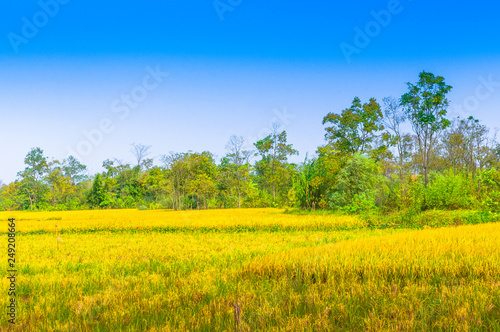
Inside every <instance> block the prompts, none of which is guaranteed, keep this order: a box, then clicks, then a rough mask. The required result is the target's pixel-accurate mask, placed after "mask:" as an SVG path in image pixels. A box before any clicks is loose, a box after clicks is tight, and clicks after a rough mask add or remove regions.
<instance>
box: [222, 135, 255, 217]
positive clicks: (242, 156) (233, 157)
mask: <svg viewBox="0 0 500 332" xmlns="http://www.w3.org/2000/svg"><path fill="white" fill-rule="evenodd" d="M244 145H245V139H244V138H243V137H242V136H235V135H233V136H231V137H230V138H229V141H228V142H227V144H226V150H227V152H228V154H227V157H228V158H229V161H230V162H231V163H232V164H233V165H234V180H235V187H236V190H237V192H238V208H240V207H241V195H242V191H243V186H244V180H245V179H244V178H245V170H244V169H243V168H244V167H243V166H244V165H245V164H247V163H249V162H250V158H251V156H252V155H253V151H251V150H243V147H244Z"/></svg>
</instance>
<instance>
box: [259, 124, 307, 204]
mask: <svg viewBox="0 0 500 332" xmlns="http://www.w3.org/2000/svg"><path fill="white" fill-rule="evenodd" d="M278 129H279V128H278V126H277V125H273V133H272V134H270V135H269V136H267V137H265V138H264V139H262V140H260V141H258V142H256V143H254V145H255V147H256V148H257V152H256V153H255V155H256V156H259V155H260V156H261V160H260V161H258V162H257V163H256V166H255V168H256V171H257V175H258V178H259V182H260V184H261V186H262V187H263V189H265V190H267V191H270V193H271V195H272V200H273V203H276V196H277V195H278V194H280V195H281V196H283V195H284V194H285V193H287V189H288V188H289V187H290V186H291V184H292V173H293V170H292V168H290V165H288V163H287V161H288V156H291V155H298V151H297V150H295V149H294V148H293V145H292V144H287V134H286V131H282V132H278ZM278 191H279V192H278Z"/></svg>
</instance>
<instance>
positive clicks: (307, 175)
mask: <svg viewBox="0 0 500 332" xmlns="http://www.w3.org/2000/svg"><path fill="white" fill-rule="evenodd" d="M407 87H408V90H407V92H406V93H404V94H403V95H402V96H400V97H398V98H396V97H386V98H384V99H383V100H382V102H381V103H379V102H378V101H377V100H376V99H375V98H371V99H369V100H368V101H367V102H362V101H361V100H360V99H359V98H358V97H354V99H353V101H352V104H351V105H350V106H349V107H348V108H346V109H344V110H341V111H340V112H331V113H329V114H327V115H326V116H325V117H324V118H323V125H324V126H325V139H326V140H325V144H324V145H322V146H319V147H318V149H317V151H316V154H315V156H313V157H312V158H308V157H306V158H305V160H304V162H302V163H298V164H295V163H290V162H289V161H288V158H289V157H290V156H292V155H297V154H298V151H297V150H295V149H294V148H293V145H292V144H289V143H288V139H287V133H286V131H284V130H281V129H280V128H279V126H278V125H275V126H274V127H273V131H272V133H271V134H270V135H269V136H267V137H265V138H264V139H262V140H259V141H257V142H255V143H254V144H253V149H251V150H249V149H245V146H246V142H245V141H244V139H243V138H242V137H239V136H232V137H231V138H230V139H229V141H228V143H227V145H226V150H227V154H226V155H225V156H223V157H222V158H220V160H218V161H216V158H215V156H214V155H213V154H212V153H210V152H208V151H204V152H201V153H198V152H191V151H189V152H184V153H173V152H171V153H169V154H166V155H162V156H161V157H160V158H159V159H160V160H159V162H158V163H156V164H155V162H154V160H153V159H152V158H149V156H150V152H149V150H150V148H151V147H150V146H145V145H142V144H133V145H132V149H131V152H132V153H133V155H134V156H135V162H134V163H125V162H123V161H121V160H117V159H108V160H105V161H104V162H103V165H102V166H103V171H102V172H100V173H97V174H95V175H91V176H89V175H88V174H87V168H86V166H85V165H83V164H81V163H80V162H79V161H78V160H77V159H76V158H74V157H72V156H70V157H69V158H67V159H65V160H62V161H59V160H53V159H52V160H49V158H48V157H47V156H45V155H44V152H43V150H42V149H41V148H38V147H37V148H33V149H31V151H29V152H28V154H27V155H26V158H25V160H24V162H25V164H26V168H25V169H24V170H23V171H21V172H19V173H18V176H17V179H16V180H15V181H14V182H12V183H10V184H8V185H2V184H0V186H1V188H0V210H32V211H35V210H76V209H106V208H107V209H109V208H140V209H160V208H167V209H175V210H184V209H208V208H241V207H298V208H303V209H329V210H337V211H343V212H347V213H360V212H369V211H382V212H386V211H400V210H414V211H416V212H419V211H423V210H427V209H448V210H449V209H486V210H495V211H497V210H499V209H500V173H499V172H498V170H497V169H498V167H499V165H500V144H499V143H498V142H497V140H496V138H495V136H494V135H493V136H492V135H490V130H489V129H488V127H487V126H485V125H484V124H481V123H480V121H479V120H477V119H475V118H474V117H472V116H470V117H468V118H463V119H462V118H456V119H452V120H450V119H448V118H447V108H448V106H449V100H448V98H447V95H448V93H449V92H450V91H451V89H452V87H451V86H450V85H447V84H446V83H445V80H444V78H443V77H441V76H435V75H434V74H432V73H429V72H425V71H423V72H422V73H420V74H419V80H418V81H417V82H415V83H407ZM404 128H411V131H410V132H405V131H404Z"/></svg>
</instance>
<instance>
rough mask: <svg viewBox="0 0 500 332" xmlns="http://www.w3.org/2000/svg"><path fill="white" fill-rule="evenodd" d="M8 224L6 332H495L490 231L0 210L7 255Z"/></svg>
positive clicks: (496, 230)
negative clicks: (12, 239)
mask: <svg viewBox="0 0 500 332" xmlns="http://www.w3.org/2000/svg"><path fill="white" fill-rule="evenodd" d="M14 215H15V217H16V218H17V220H18V226H17V229H18V232H19V233H18V236H17V242H16V248H17V253H16V255H17V257H16V259H17V269H18V280H17V300H18V307H17V315H18V323H17V325H16V326H15V329H14V330H17V331H235V330H238V331H255V330H257V331H321V330H325V331H338V330H348V331H363V330H375V331H379V330H405V331H406V330H447V331H451V330H463V331H468V330H485V331H489V330H500V223H499V224H482V225H474V226H459V227H451V228H438V229H426V230H402V229H400V230H394V229H386V230H371V229H368V228H366V227H365V226H364V223H363V222H362V221H360V220H358V219H357V218H355V217H340V216H312V215H307V216H297V215H287V214H283V213H282V210H278V209H254V210H253V209H248V210H209V211H179V212H174V211H137V210H116V211H110V210H108V211H80V212H53V213H15V214H9V213H4V212H1V213H0V220H2V221H3V224H4V225H5V226H4V230H1V233H2V234H3V235H2V245H3V248H4V251H3V252H5V253H6V252H7V235H6V232H7V222H6V220H7V218H8V217H11V216H14ZM56 224H57V225H58V227H57V228H56V227H55V225H56ZM58 232H59V237H60V241H58V240H57V235H58ZM6 263H7V254H5V258H4V264H5V268H4V270H7V267H6ZM2 280H3V281H2V287H3V288H2V289H5V290H6V289H7V288H8V283H9V281H8V280H7V279H6V278H3V279H2ZM4 293H5V294H6V291H5V292H4ZM7 301H8V297H7V296H6V295H5V296H2V297H0V305H2V307H4V308H5V307H6V305H7ZM4 316H5V317H4V318H2V319H1V320H0V322H1V323H0V327H2V329H3V330H6V329H7V327H8V326H9V324H8V323H7V318H6V315H4Z"/></svg>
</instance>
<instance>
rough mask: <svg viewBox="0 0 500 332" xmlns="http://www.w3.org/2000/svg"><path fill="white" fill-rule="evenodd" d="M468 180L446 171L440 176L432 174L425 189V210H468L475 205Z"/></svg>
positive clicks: (463, 176)
mask: <svg viewBox="0 0 500 332" xmlns="http://www.w3.org/2000/svg"><path fill="white" fill-rule="evenodd" d="M468 180H469V179H468V178H467V176H466V175H463V174H462V173H457V174H455V173H454V172H453V171H452V170H447V171H445V172H443V173H442V174H432V176H431V181H429V184H428V186H427V189H425V193H424V206H423V208H424V209H425V210H430V209H439V210H457V209H470V208H473V207H474V206H475V205H476V202H475V199H474V193H473V192H472V188H471V186H469V181H468Z"/></svg>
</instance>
